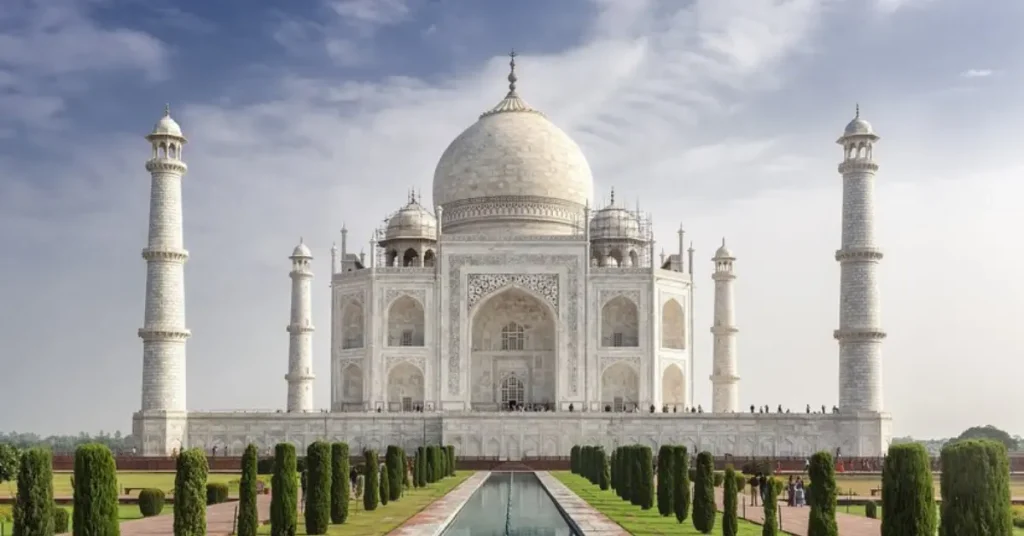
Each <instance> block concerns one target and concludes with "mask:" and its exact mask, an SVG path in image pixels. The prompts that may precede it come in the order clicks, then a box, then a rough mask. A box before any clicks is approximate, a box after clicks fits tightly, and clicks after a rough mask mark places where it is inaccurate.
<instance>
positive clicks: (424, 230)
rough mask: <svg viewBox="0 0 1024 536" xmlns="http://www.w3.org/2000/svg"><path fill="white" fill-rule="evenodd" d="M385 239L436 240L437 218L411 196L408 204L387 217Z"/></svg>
mask: <svg viewBox="0 0 1024 536" xmlns="http://www.w3.org/2000/svg"><path fill="white" fill-rule="evenodd" d="M384 236H385V240H398V239H411V240H436V239H437V218H435V217H434V215H433V214H431V213H430V211H429V210H427V209H426V208H425V207H424V206H423V205H421V204H420V203H419V201H417V200H416V197H415V196H413V197H412V198H411V199H410V200H409V204H408V205H405V206H404V207H402V208H401V209H399V211H398V212H395V213H394V214H393V215H392V216H391V217H390V218H388V227H387V231H386V232H385V235H384Z"/></svg>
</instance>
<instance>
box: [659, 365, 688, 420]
mask: <svg viewBox="0 0 1024 536" xmlns="http://www.w3.org/2000/svg"><path fill="white" fill-rule="evenodd" d="M661 403H662V404H663V405H665V406H668V407H669V408H672V407H676V408H678V410H680V411H682V409H683V408H684V407H685V406H686V375H685V374H683V370H682V368H680V366H679V365H677V364H675V363H672V364H670V365H669V366H667V367H665V371H664V372H662V373H661Z"/></svg>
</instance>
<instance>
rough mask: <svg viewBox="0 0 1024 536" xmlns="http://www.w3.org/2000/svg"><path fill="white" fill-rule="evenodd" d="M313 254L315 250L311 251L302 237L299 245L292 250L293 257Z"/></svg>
mask: <svg viewBox="0 0 1024 536" xmlns="http://www.w3.org/2000/svg"><path fill="white" fill-rule="evenodd" d="M312 256H313V252H311V251H310V250H309V247H308V246H306V243H305V242H303V241H302V239H301V238H300V239H299V245H297V246H295V249H294V250H292V257H312Z"/></svg>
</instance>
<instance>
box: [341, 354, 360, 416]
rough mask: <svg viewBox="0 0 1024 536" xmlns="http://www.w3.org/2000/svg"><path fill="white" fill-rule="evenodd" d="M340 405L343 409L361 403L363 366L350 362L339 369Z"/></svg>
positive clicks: (356, 406)
mask: <svg viewBox="0 0 1024 536" xmlns="http://www.w3.org/2000/svg"><path fill="white" fill-rule="evenodd" d="M341 405H342V408H343V409H356V408H361V407H362V405H363V367H360V366H359V365H356V364H355V363H350V364H348V365H346V366H345V367H343V368H342V369H341Z"/></svg>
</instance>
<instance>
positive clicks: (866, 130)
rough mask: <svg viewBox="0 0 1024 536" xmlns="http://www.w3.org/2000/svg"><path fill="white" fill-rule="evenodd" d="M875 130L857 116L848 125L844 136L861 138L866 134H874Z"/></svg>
mask: <svg viewBox="0 0 1024 536" xmlns="http://www.w3.org/2000/svg"><path fill="white" fill-rule="evenodd" d="M874 133H875V130H874V129H873V128H871V123H868V122H867V121H865V120H863V119H861V118H860V116H857V117H855V118H854V119H853V121H850V122H849V124H847V125H846V129H845V130H844V131H843V134H844V135H846V136H859V135H864V134H874Z"/></svg>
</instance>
